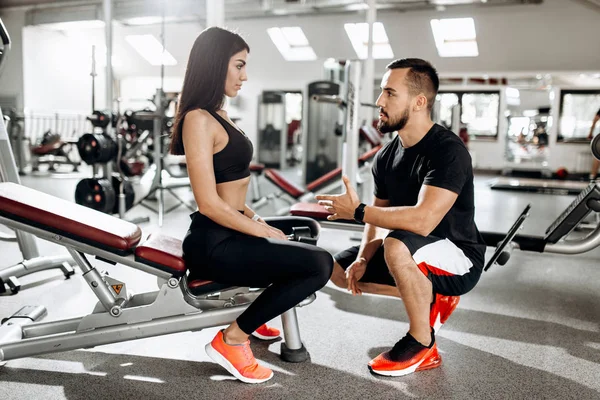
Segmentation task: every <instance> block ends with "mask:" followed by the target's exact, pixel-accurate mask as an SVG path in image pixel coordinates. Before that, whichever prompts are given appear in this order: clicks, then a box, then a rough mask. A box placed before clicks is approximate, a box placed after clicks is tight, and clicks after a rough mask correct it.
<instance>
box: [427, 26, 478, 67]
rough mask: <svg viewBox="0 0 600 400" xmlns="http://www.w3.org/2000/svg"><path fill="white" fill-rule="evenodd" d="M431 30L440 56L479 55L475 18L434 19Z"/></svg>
mask: <svg viewBox="0 0 600 400" xmlns="http://www.w3.org/2000/svg"><path fill="white" fill-rule="evenodd" d="M431 31H432V32H433V38H434V40H435V46H436V47H437V51H438V54H439V55H440V57H477V56H478V55H479V49H478V47H477V34H476V32H475V22H474V21H473V18H447V19H432V20H431Z"/></svg>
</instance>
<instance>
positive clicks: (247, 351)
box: [242, 343, 255, 365]
mask: <svg viewBox="0 0 600 400" xmlns="http://www.w3.org/2000/svg"><path fill="white" fill-rule="evenodd" d="M242 348H243V353H244V358H245V359H246V364H247V365H252V364H254V363H255V359H254V354H253V353H252V349H251V348H250V345H249V344H248V343H245V344H244V345H243V346H242Z"/></svg>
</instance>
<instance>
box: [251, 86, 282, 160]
mask: <svg viewBox="0 0 600 400" xmlns="http://www.w3.org/2000/svg"><path fill="white" fill-rule="evenodd" d="M257 142H258V143H257V147H258V149H257V153H258V157H257V158H258V162H259V163H261V164H264V165H265V166H266V167H268V168H276V169H283V168H285V166H286V152H287V151H286V150H287V123H286V121H285V93H283V92H274V91H263V92H262V94H261V96H260V101H259V103H258V141H257Z"/></svg>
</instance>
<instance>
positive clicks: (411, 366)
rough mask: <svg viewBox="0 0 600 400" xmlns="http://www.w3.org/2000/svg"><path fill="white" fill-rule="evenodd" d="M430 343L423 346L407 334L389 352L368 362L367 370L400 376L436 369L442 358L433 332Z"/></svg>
mask: <svg viewBox="0 0 600 400" xmlns="http://www.w3.org/2000/svg"><path fill="white" fill-rule="evenodd" d="M431 341H432V342H431V344H430V345H429V346H423V345H422V344H421V343H419V342H417V341H416V340H415V339H414V338H413V337H412V336H411V334H410V333H407V334H406V336H404V337H403V338H402V339H400V341H399V342H398V343H396V344H395V345H394V347H393V348H392V349H391V350H390V351H386V352H385V353H381V354H380V355H378V356H377V357H375V358H374V359H372V360H371V361H370V362H369V369H370V370H371V372H373V373H376V374H379V375H385V376H402V375H408V374H410V373H413V372H415V371H423V370H426V369H432V368H437V367H439V366H440V365H442V357H441V356H440V355H439V353H438V351H437V345H436V343H435V336H434V334H433V332H431Z"/></svg>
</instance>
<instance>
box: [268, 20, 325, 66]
mask: <svg viewBox="0 0 600 400" xmlns="http://www.w3.org/2000/svg"><path fill="white" fill-rule="evenodd" d="M267 33H268V34H269V36H270V37H271V40H272V41H273V43H274V44H275V47H277V50H279V52H280V53H281V55H282V56H283V58H284V59H285V60H286V61H310V60H316V59H317V55H316V54H315V51H314V50H313V48H312V47H311V46H310V44H309V43H308V39H307V38H306V35H304V32H303V31H302V28H300V27H298V26H290V27H283V28H277V27H276V28H269V29H267Z"/></svg>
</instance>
